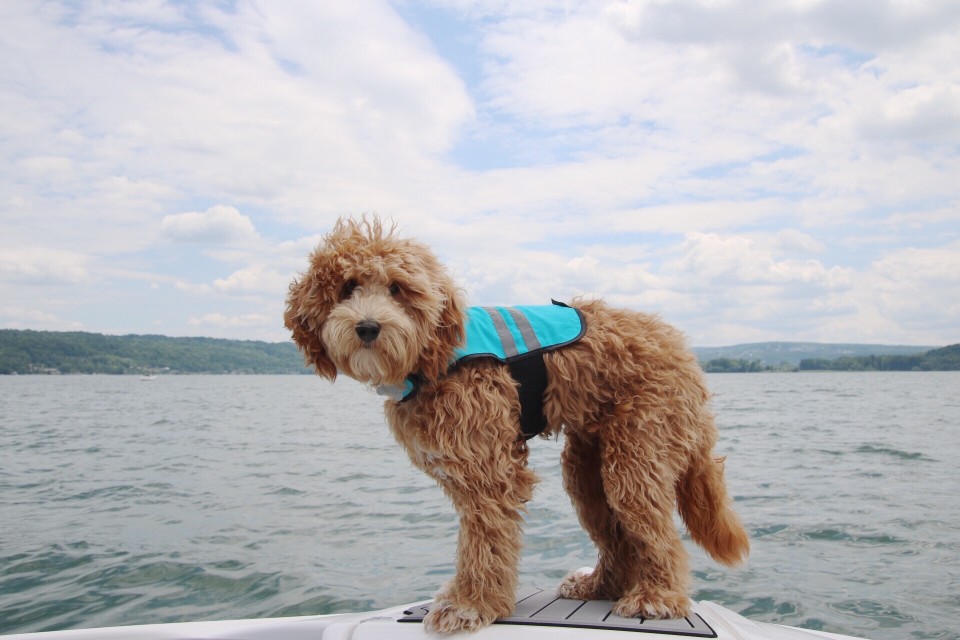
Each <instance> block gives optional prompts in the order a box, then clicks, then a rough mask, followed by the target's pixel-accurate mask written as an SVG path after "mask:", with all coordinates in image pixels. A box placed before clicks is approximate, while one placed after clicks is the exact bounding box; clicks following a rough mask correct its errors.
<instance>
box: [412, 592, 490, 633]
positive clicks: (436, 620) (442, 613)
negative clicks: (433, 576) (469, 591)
mask: <svg viewBox="0 0 960 640" xmlns="http://www.w3.org/2000/svg"><path fill="white" fill-rule="evenodd" d="M492 622H493V619H491V620H486V619H484V616H482V615H481V614H480V612H479V611H478V610H476V609H474V608H471V607H458V606H457V605H455V604H453V603H452V602H450V601H449V600H436V601H435V602H434V604H433V607H431V609H430V612H429V613H427V615H426V617H424V619H423V624H424V625H425V626H426V627H427V629H428V630H429V631H434V632H436V633H457V632H458V631H477V630H479V629H481V628H483V627H485V626H487V625H488V624H490V623H492Z"/></svg>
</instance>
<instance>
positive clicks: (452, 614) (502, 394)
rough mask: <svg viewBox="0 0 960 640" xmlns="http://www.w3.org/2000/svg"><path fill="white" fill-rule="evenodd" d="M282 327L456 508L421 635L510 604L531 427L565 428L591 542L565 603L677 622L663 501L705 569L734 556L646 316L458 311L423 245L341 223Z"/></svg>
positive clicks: (681, 349)
mask: <svg viewBox="0 0 960 640" xmlns="http://www.w3.org/2000/svg"><path fill="white" fill-rule="evenodd" d="M284 320H285V323H286V326H287V328H288V329H290V331H291V332H292V334H293V339H294V341H295V342H296V344H297V345H298V347H299V348H300V350H301V351H302V352H303V354H304V357H305V360H306V361H307V363H308V365H309V366H313V367H314V368H315V369H316V372H317V373H318V374H319V375H321V376H323V377H325V378H329V379H331V380H333V379H334V378H336V376H337V373H338V372H341V373H343V374H345V375H347V376H350V377H351V378H355V379H356V380H359V381H361V382H364V383H367V384H369V385H371V386H375V387H379V388H380V389H381V390H383V391H385V392H387V393H390V394H392V397H390V398H388V399H387V401H386V404H385V411H386V415H387V420H388V422H389V425H390V429H391V430H392V432H393V435H394V437H395V438H396V439H397V440H398V441H399V442H400V444H401V445H403V447H404V448H405V449H406V451H407V454H408V455H409V456H410V459H411V460H412V461H413V464H415V465H416V466H417V467H419V468H420V469H421V470H423V471H424V472H426V473H427V474H428V475H430V476H431V477H432V478H433V479H434V480H436V481H437V483H439V485H440V486H441V487H442V488H443V490H444V492H445V493H446V494H447V495H448V496H449V498H450V500H451V501H452V502H453V505H454V507H455V508H456V510H457V513H458V515H459V518H460V533H459V540H458V548H457V556H456V574H455V576H454V577H453V578H452V579H451V580H450V581H449V582H448V583H447V584H446V585H445V586H444V587H443V588H442V589H441V591H440V593H438V594H437V599H436V604H435V606H434V607H433V609H432V610H431V611H430V613H429V615H428V616H427V618H426V619H425V623H426V624H427V625H428V627H429V628H431V629H433V630H435V631H439V632H447V633H449V632H455V631H460V630H475V629H478V628H480V627H483V626H484V625H487V624H490V623H491V622H493V621H494V620H495V619H497V618H498V617H501V616H506V615H509V614H510V613H511V611H512V610H513V607H514V592H515V590H516V584H517V566H518V563H519V561H520V548H521V537H522V531H521V523H522V519H523V513H524V505H525V504H526V502H527V501H528V500H530V499H531V496H532V493H533V487H534V484H535V483H536V482H537V478H536V476H535V475H534V473H533V472H532V471H530V470H529V469H528V468H527V444H526V440H527V438H529V437H530V436H531V435H534V434H539V435H541V436H543V437H556V436H558V435H559V434H561V433H562V434H563V435H564V437H565V440H566V441H565V445H564V451H563V455H562V462H563V481H564V486H565V488H566V490H567V492H568V493H569V495H570V499H571V500H572V502H573V505H574V507H575V508H576V511H577V514H578V516H579V518H580V522H581V523H582V525H583V527H584V528H585V529H586V531H587V532H588V533H589V535H590V537H591V538H592V539H593V541H594V543H595V544H596V545H597V548H598V550H599V557H598V560H597V565H596V568H595V569H594V570H593V572H591V573H579V572H574V573H571V574H570V575H568V576H567V577H566V578H565V579H564V580H563V582H562V583H561V584H560V586H559V589H558V593H559V594H560V595H561V596H563V597H566V598H575V599H582V600H588V599H611V600H616V604H615V608H614V611H615V612H616V613H617V614H618V615H621V616H631V617H632V616H643V617H647V618H670V617H682V616H684V615H686V614H687V613H688V612H689V608H690V601H689V599H688V590H689V585H690V579H689V569H688V558H687V553H686V551H685V549H684V547H683V544H682V542H681V540H680V536H679V534H678V532H677V529H676V526H675V524H674V522H673V516H672V514H673V510H674V506H675V505H676V508H677V509H678V510H679V512H680V516H681V517H682V518H683V521H684V523H685V524H686V526H687V528H688V529H689V531H690V535H691V536H692V538H693V540H694V541H695V542H697V543H698V544H700V545H701V546H702V547H703V548H704V549H705V550H706V551H707V552H708V553H709V554H710V555H711V556H712V557H713V558H714V559H716V560H717V561H718V562H721V563H723V564H727V565H734V564H737V563H739V562H741V561H742V560H744V559H745V558H746V556H747V554H748V552H749V540H748V537H747V534H746V532H745V531H744V529H743V526H742V525H741V524H740V521H739V519H738V517H737V515H736V514H735V513H734V512H733V510H732V508H731V500H730V498H729V497H728V495H727V490H726V487H725V484H724V479H723V460H722V459H718V458H715V457H714V455H713V453H712V449H713V447H714V444H715V443H716V440H717V429H716V427H715V426H714V422H713V417H712V415H711V413H710V411H709V409H708V406H707V405H708V399H709V393H708V391H707V389H706V386H705V384H704V380H703V375H702V373H701V370H700V367H699V366H698V364H697V361H696V359H695V358H694V356H693V355H692V354H691V353H690V352H689V351H688V350H687V348H686V347H685V340H684V338H683V336H682V335H681V334H680V333H679V332H678V331H677V330H675V329H673V328H672V327H670V326H668V325H666V324H665V323H663V322H662V321H660V320H659V319H658V318H657V317H655V316H651V315H647V314H643V313H638V312H635V311H628V310H622V309H613V308H610V307H608V306H607V305H606V304H604V303H603V302H601V301H598V300H593V301H574V302H573V303H572V305H571V306H569V307H568V306H566V305H561V304H559V303H554V304H552V305H543V306H540V307H509V308H505V307H484V308H478V307H472V308H468V307H466V306H465V304H464V302H463V300H462V296H461V294H460V292H459V290H458V289H457V287H456V285H455V284H454V282H453V281H452V279H451V278H450V276H449V275H448V274H447V272H446V270H445V269H444V268H443V267H442V266H441V264H440V263H439V262H438V260H437V259H436V257H434V255H433V254H432V253H431V252H430V251H429V250H428V249H427V248H426V247H425V246H423V245H422V244H420V243H418V242H415V241H413V240H409V239H404V238H400V237H398V236H397V235H396V232H395V229H394V228H392V227H391V228H385V226H384V225H383V224H382V223H381V222H380V221H379V219H377V218H375V217H374V218H367V217H364V218H362V219H359V220H357V219H341V220H340V221H339V222H338V223H337V225H336V226H335V228H334V229H333V230H332V231H331V232H330V233H329V234H328V235H327V236H326V237H325V238H324V240H323V241H322V242H321V244H320V246H319V247H317V249H316V250H315V251H314V252H313V253H312V254H311V256H310V266H309V268H308V269H307V271H306V272H305V273H303V274H301V276H300V277H298V278H297V279H295V280H294V281H293V283H292V284H291V285H290V291H289V295H288V297H287V305H286V312H285V315H284Z"/></svg>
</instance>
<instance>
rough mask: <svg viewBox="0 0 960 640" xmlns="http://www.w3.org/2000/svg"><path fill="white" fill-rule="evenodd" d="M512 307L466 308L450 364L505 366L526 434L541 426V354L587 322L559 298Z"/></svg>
mask: <svg viewBox="0 0 960 640" xmlns="http://www.w3.org/2000/svg"><path fill="white" fill-rule="evenodd" d="M552 302H553V304H550V305H537V306H516V307H470V308H469V309H467V322H466V326H465V333H466V339H465V340H464V344H463V346H462V347H458V348H457V349H456V350H454V359H453V361H452V362H451V363H450V368H451V369H452V368H455V367H457V366H458V365H459V364H460V363H462V362H465V361H468V360H474V359H477V358H494V359H496V360H499V361H501V362H504V363H506V364H507V365H508V366H509V369H510V374H511V375H512V376H513V378H514V380H516V381H517V382H518V383H519V394H520V426H521V431H522V435H523V437H524V438H525V439H530V438H532V437H533V436H535V435H539V434H540V433H542V432H543V430H544V429H545V428H546V418H545V417H544V415H543V394H544V391H546V388H547V370H546V365H545V364H544V361H543V354H544V353H546V352H547V351H551V350H553V349H560V348H562V347H565V346H567V345H569V344H572V343H574V342H576V341H577V340H579V339H580V338H582V337H583V334H584V333H585V332H586V330H587V323H586V320H585V319H584V317H583V314H581V313H580V311H579V310H578V309H574V308H573V307H568V306H567V305H565V304H563V303H562V302H557V301H555V300H554V301H552ZM418 382H419V381H418V380H417V378H416V376H411V377H409V378H407V380H406V384H405V388H404V389H403V390H402V391H401V393H400V397H399V398H398V399H399V401H400V402H403V401H405V400H407V399H408V398H410V397H411V396H412V395H413V394H414V393H415V392H416V390H417V386H418Z"/></svg>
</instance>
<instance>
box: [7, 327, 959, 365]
mask: <svg viewBox="0 0 960 640" xmlns="http://www.w3.org/2000/svg"><path fill="white" fill-rule="evenodd" d="M694 352H695V353H696V354H697V357H698V358H699V360H700V362H701V364H702V366H703V368H704V370H705V371H707V372H711V373H713V372H754V371H797V370H800V371H815V370H832V371H945V370H960V345H951V346H949V347H943V348H941V349H931V348H930V347H909V346H890V345H856V344H817V343H808V342H802V343H801V342H766V343H756V344H745V345H735V346H731V347H707V348H705V347H701V348H694ZM14 373H16V374H30V373H33V374H43V373H48V374H49V373H109V374H147V373H217V374H223V373H260V374H288V373H311V370H310V369H307V368H306V367H304V366H303V358H302V357H301V356H300V354H299V353H298V352H297V349H296V347H295V346H294V345H293V343H292V342H279V343H270V342H256V341H241V340H221V339H216V338H168V337H166V336H154V335H146V336H141V335H128V336H107V335H103V334H99V333H83V332H53V331H20V330H14V329H0V374H14Z"/></svg>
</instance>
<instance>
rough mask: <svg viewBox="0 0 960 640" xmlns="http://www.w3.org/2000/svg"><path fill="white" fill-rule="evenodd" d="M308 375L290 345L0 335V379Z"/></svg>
mask: <svg viewBox="0 0 960 640" xmlns="http://www.w3.org/2000/svg"><path fill="white" fill-rule="evenodd" d="M159 372H170V373H309V370H307V369H306V368H305V367H304V366H303V359H302V358H301V357H300V355H299V354H298V353H297V349H296V347H295V346H294V345H293V343H290V342H286V343H269V342H255V341H238V340H220V339H216V338H169V337H166V336H155V335H143V336H141V335H127V336H107V335H102V334H97V333H83V332H51V331H19V330H12V329H3V330H0V374H12V373H20V374H26V373H112V374H145V373H159Z"/></svg>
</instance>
